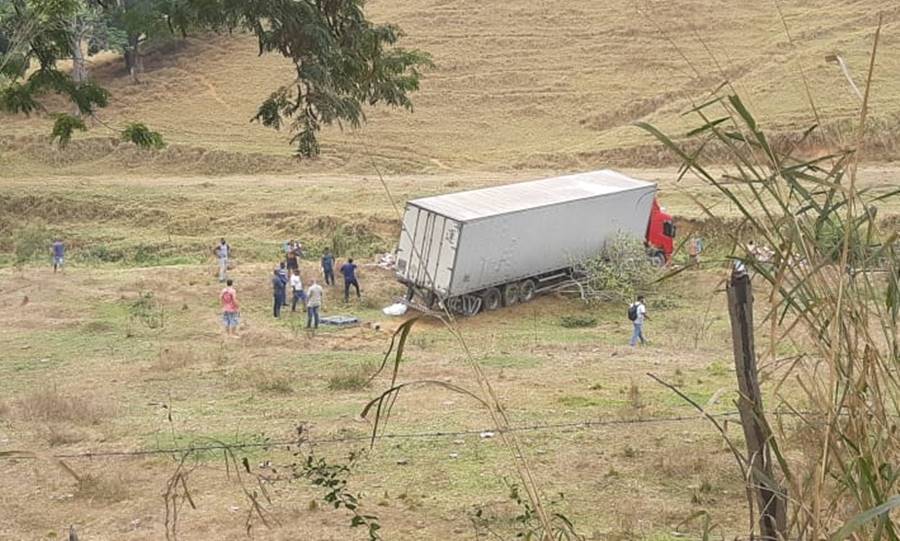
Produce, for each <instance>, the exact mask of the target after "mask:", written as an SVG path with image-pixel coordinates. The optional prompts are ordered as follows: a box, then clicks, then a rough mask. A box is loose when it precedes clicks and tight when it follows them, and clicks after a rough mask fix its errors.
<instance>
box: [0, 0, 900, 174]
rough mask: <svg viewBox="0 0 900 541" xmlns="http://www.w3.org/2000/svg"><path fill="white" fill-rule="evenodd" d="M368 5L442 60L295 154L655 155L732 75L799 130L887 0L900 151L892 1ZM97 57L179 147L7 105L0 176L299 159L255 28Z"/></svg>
mask: <svg viewBox="0 0 900 541" xmlns="http://www.w3.org/2000/svg"><path fill="white" fill-rule="evenodd" d="M776 5H781V9H782V11H783V13H784V17H785V21H786V22H787V24H788V25H789V28H790V31H791V35H792V37H793V45H792V44H791V43H790V42H789V41H788V39H787V37H786V35H785V31H784V27H783V24H782V20H781V18H780V17H779V15H778V10H777V9H776ZM369 9H370V11H371V12H372V13H373V14H374V15H375V16H376V18H378V19H385V20H390V21H392V22H396V23H398V24H400V25H401V26H402V28H404V30H405V31H406V33H407V37H406V38H405V42H404V45H406V46H410V47H420V48H422V49H425V50H427V51H429V52H431V53H432V54H433V56H434V61H435V64H436V67H435V68H434V69H433V70H430V71H429V72H428V73H427V74H426V78H425V79H424V81H423V85H422V90H421V91H420V92H419V93H418V94H417V95H416V96H415V97H414V101H415V107H416V108H415V112H414V113H413V114H409V113H406V112H400V111H391V110H375V111H370V112H369V114H368V117H369V120H370V122H369V124H368V125H367V126H366V128H365V129H363V130H360V131H358V132H345V133H340V132H339V131H338V130H337V129H334V130H330V131H329V132H328V133H327V134H326V135H325V137H324V138H323V141H322V142H323V156H322V158H321V159H320V160H319V161H318V162H311V163H308V164H306V165H304V166H303V167H301V168H300V170H301V171H310V170H312V171H320V172H330V173H334V172H344V173H352V174H357V173H371V163H370V157H369V156H370V155H371V157H373V158H374V159H375V160H376V161H377V162H378V163H379V164H380V165H381V166H382V167H383V169H384V171H385V172H395V173H405V172H416V173H420V172H442V171H446V170H448V169H450V170H460V169H463V170H476V171H485V170H491V171H495V170H510V169H522V168H525V169H542V170H547V169H553V170H561V169H566V170H574V169H586V168H596V167H601V166H602V167H605V166H609V165H610V164H612V165H615V166H618V167H622V166H623V165H629V164H631V165H633V164H635V163H637V164H647V163H649V164H654V163H657V162H659V161H660V160H666V159H668V158H667V156H666V155H665V154H664V153H661V152H659V151H657V150H656V149H655V148H653V149H648V150H644V151H636V150H635V149H634V148H633V147H635V146H638V145H645V144H649V143H650V142H651V141H650V139H649V138H648V137H647V136H646V135H644V134H643V133H642V132H641V131H639V130H637V129H636V128H634V127H632V125H631V124H632V123H633V122H635V121H638V120H647V121H651V122H655V123H658V124H660V125H661V126H663V127H665V128H671V129H676V130H683V128H684V127H685V126H686V125H685V123H684V120H683V119H682V117H680V116H679V115H680V113H681V112H682V111H684V110H685V109H687V108H688V107H689V106H690V104H691V102H692V101H697V100H702V98H703V97H704V96H705V95H706V93H707V92H709V91H711V90H713V89H714V88H716V87H717V86H718V85H719V84H720V83H721V82H722V81H723V80H726V79H727V80H729V81H731V82H732V83H733V85H734V87H735V89H736V90H738V91H739V92H741V93H742V94H743V95H744V96H745V98H746V99H747V100H748V102H749V103H750V105H751V106H752V107H753V109H754V111H755V113H756V115H757V117H758V118H760V119H763V120H764V127H765V128H766V129H768V130H770V131H774V132H790V133H795V132H798V131H802V130H804V129H806V128H807V127H809V126H810V125H811V124H812V123H813V122H814V117H813V115H812V113H811V111H810V107H809V104H808V102H807V100H806V97H805V91H804V87H803V84H802V79H801V77H800V70H801V69H802V70H803V73H804V74H805V75H806V77H807V79H808V81H809V87H810V89H811V93H812V95H813V97H814V99H815V102H816V105H817V108H818V110H819V113H820V115H821V116H822V118H823V119H825V121H826V123H836V122H842V121H846V120H848V119H851V118H855V116H856V111H857V107H858V105H859V104H858V100H857V98H856V97H855V96H854V95H853V94H852V92H851V90H850V87H849V85H848V84H847V82H846V81H845V80H844V78H843V75H841V72H840V69H839V68H838V67H837V66H836V65H834V64H828V63H826V62H825V56H826V55H828V54H831V53H835V52H837V53H839V54H840V55H841V56H842V57H843V58H845V59H846V61H847V63H848V65H849V66H850V69H851V71H852V73H853V74H854V77H855V78H856V79H857V83H858V84H860V85H861V84H862V82H863V74H864V73H865V68H866V65H867V54H868V52H869V50H870V48H871V40H872V36H873V34H874V29H875V25H876V22H877V19H876V14H877V13H879V12H882V13H883V15H884V31H883V33H882V41H881V54H880V55H879V57H878V66H877V70H876V73H875V79H874V91H873V98H872V102H871V105H872V110H871V115H872V117H873V119H874V121H875V125H877V126H878V136H879V138H878V143H879V144H880V145H883V146H885V147H887V149H888V152H887V153H888V154H889V155H893V156H896V153H895V152H894V150H896V137H897V133H898V129H900V127H898V120H897V119H898V117H897V115H898V114H900V105H898V103H900V102H898V101H897V99H896V96H897V94H898V92H900V82H898V79H897V77H896V76H895V74H896V73H897V72H898V69H900V33H898V32H897V30H898V28H900V9H898V8H897V6H893V5H891V4H885V3H884V2H879V1H875V0H858V1H852V2H837V1H834V0H813V1H804V2H779V3H778V4H776V3H762V4H760V3H755V2H739V1H734V0H730V1H728V0H715V1H713V2H709V1H697V0H677V1H671V2H657V1H654V2H648V1H641V0H637V1H636V0H615V1H610V2H595V1H592V0H572V1H567V2H564V3H560V2H479V1H475V0H459V1H452V2H451V1H446V0H412V1H406V0H405V1H402V2H401V1H397V0H376V1H372V2H370V3H369ZM685 59H687V61H686V60H685ZM688 61H689V62H690V64H688ZM95 64H96V66H95V67H94V74H95V76H96V77H97V78H98V79H99V80H100V81H102V82H104V83H106V84H108V85H109V87H110V89H111V90H112V92H113V103H112V104H111V106H110V107H109V108H107V109H105V110H103V111H102V113H101V114H100V117H101V118H102V119H103V121H104V122H106V123H107V124H110V125H112V126H114V127H115V126H122V125H124V123H125V122H126V121H135V120H140V121H143V122H146V123H147V124H148V125H149V126H151V127H153V128H154V129H157V130H159V131H160V132H162V133H163V135H164V136H165V137H166V139H167V140H168V141H170V142H171V143H174V144H176V145H177V146H175V147H172V148H170V149H169V150H167V151H164V152H162V153H159V154H158V155H151V156H149V157H148V156H147V155H144V154H141V153H137V152H136V151H134V150H133V149H132V148H130V147H129V146H126V145H116V144H113V143H111V142H109V141H107V140H106V139H105V138H106V137H108V136H111V137H115V136H116V134H115V133H114V132H110V131H109V130H108V129H107V128H105V127H103V126H101V125H97V126H96V127H95V129H94V130H92V131H90V132H88V134H86V135H83V136H82V137H83V138H89V139H92V140H91V141H90V142H76V145H73V147H72V148H71V149H70V151H68V152H65V153H62V154H61V153H59V152H55V151H52V150H48V149H47V148H46V145H45V144H44V142H43V141H37V142H36V141H33V140H31V139H27V138H26V139H16V140H10V139H9V137H10V136H20V137H24V136H33V135H35V134H40V135H45V134H46V133H48V132H49V121H46V120H41V119H27V120H26V119H19V118H4V119H3V122H2V125H0V145H2V146H0V175H2V176H4V177H9V176H16V175H21V174H29V173H34V172H36V171H40V170H42V171H44V172H47V173H52V174H57V173H61V172H65V173H71V174H77V175H85V174H98V173H105V172H110V171H116V172H118V171H130V170H134V169H135V168H140V169H142V170H143V171H145V172H148V173H151V174H153V173H156V174H167V175H171V174H176V175H181V174H185V173H188V172H192V173H200V174H206V173H214V174H223V173H224V174H227V173H234V172H258V171H285V170H295V169H297V165H296V164H295V163H294V162H293V161H292V160H291V159H290V158H289V157H290V153H291V148H290V147H289V146H288V145H287V136H286V134H284V133H278V132H275V131H272V130H268V129H266V128H263V127H261V126H259V125H257V124H252V123H250V122H249V119H250V118H251V117H252V116H253V114H254V113H255V110H256V109H255V108H256V105H258V103H259V102H260V101H261V100H262V99H263V98H264V97H266V96H267V95H268V93H269V92H271V91H272V90H274V89H275V88H277V87H278V86H279V85H281V84H284V83H286V82H288V81H290V77H291V68H290V66H289V65H286V64H285V63H284V62H283V61H282V60H281V59H280V58H279V57H277V56H271V55H269V56H265V57H262V58H260V57H258V56H257V47H256V44H255V42H254V40H253V38H251V37H240V36H237V37H233V38H213V39H199V38H194V39H189V40H187V41H185V42H176V43H173V44H172V45H170V46H168V47H163V48H161V50H159V51H158V52H156V53H153V54H150V55H149V57H148V58H147V59H146V62H145V68H146V73H145V74H144V75H143V76H142V84H140V85H134V84H132V83H131V82H130V80H129V78H128V77H127V76H126V75H125V73H123V69H122V67H121V63H120V62H116V61H111V60H109V59H108V58H104V57H99V58H97V59H96V61H95ZM691 122H693V121H691ZM97 138H100V139H99V140H98V139H97ZM4 141H5V142H4ZM279 157H280V159H278V158H279Z"/></svg>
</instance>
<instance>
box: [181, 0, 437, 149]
mask: <svg viewBox="0 0 900 541" xmlns="http://www.w3.org/2000/svg"><path fill="white" fill-rule="evenodd" d="M363 4H364V2H363V1H362V0H171V1H170V2H169V3H168V4H167V6H166V16H167V19H168V21H169V23H170V24H171V25H172V27H173V28H175V29H178V30H179V31H181V32H183V33H186V32H187V31H188V30H190V29H191V28H206V29H212V30H221V29H225V30H228V31H233V30H236V29H242V30H246V31H249V32H252V33H253V34H255V35H256V37H257V39H258V42H259V53H260V54H261V55H262V54H265V53H271V52H278V53H281V54H282V55H283V56H285V57H286V58H288V59H290V60H291V61H292V62H293V64H294V69H295V78H294V81H293V82H292V83H291V84H290V85H286V86H282V87H280V88H277V89H275V91H274V92H272V94H271V95H270V96H269V97H268V98H267V99H266V100H265V101H264V102H263V103H262V104H261V105H260V106H259V109H258V111H257V114H256V116H255V117H254V120H256V121H259V122H260V123H262V124H263V125H264V126H268V127H271V128H275V129H280V128H281V127H282V126H284V125H285V124H287V125H288V126H289V128H290V130H291V132H292V133H293V137H292V139H291V142H292V143H293V144H295V145H296V147H297V151H296V152H297V155H298V156H300V157H311V156H315V155H317V154H318V153H319V144H318V139H317V134H318V132H319V130H320V129H321V127H322V126H323V125H332V124H334V123H337V124H338V125H340V126H343V124H344V123H347V124H349V125H350V126H351V127H353V128H356V127H358V126H359V125H360V124H361V123H362V122H364V121H365V115H364V113H363V106H364V105H370V106H373V105H377V104H386V105H389V106H392V107H403V108H406V109H412V101H411V99H410V97H409V95H410V93H412V92H414V91H415V90H418V88H419V79H420V76H421V72H420V70H421V69H422V68H424V67H427V66H430V65H431V58H430V56H429V55H428V54H427V53H425V52H422V51H419V50H415V49H412V50H408V49H403V48H400V47H397V46H396V44H397V42H398V40H399V39H400V37H401V36H402V32H401V31H400V29H399V28H398V27H397V26H395V25H392V24H375V23H373V22H372V21H370V20H369V19H368V18H366V15H365V13H364V11H363Z"/></svg>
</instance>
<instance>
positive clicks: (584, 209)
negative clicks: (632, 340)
mask: <svg viewBox="0 0 900 541" xmlns="http://www.w3.org/2000/svg"><path fill="white" fill-rule="evenodd" d="M656 192H657V189H656V184H655V183H652V182H647V181H643V180H638V179H634V178H630V177H628V176H626V175H623V174H621V173H618V172H616V171H611V170H599V171H592V172H587V173H579V174H574V175H566V176H560V177H553V178H545V179H541V180H533V181H528V182H518V183H514V184H507V185H503V186H492V187H488V188H482V189H477V190H469V191H463V192H457V193H450V194H445V195H437V196H433V197H424V198H421V199H413V200H410V201H408V202H407V204H406V209H405V212H404V216H403V224H402V230H401V233H400V241H399V244H398V248H397V254H396V276H397V279H398V280H399V281H400V282H401V283H403V284H405V285H406V286H407V288H408V293H407V299H408V300H409V301H412V300H413V299H414V298H416V297H418V300H419V301H420V302H422V303H424V304H425V306H427V307H428V308H433V307H434V306H435V304H436V303H444V306H445V307H446V308H447V309H449V310H451V311H452V312H454V313H457V314H462V315H467V316H470V315H474V314H477V313H478V312H479V311H481V310H496V309H498V308H500V307H502V306H509V305H511V304H515V303H520V302H527V301H530V300H531V299H532V298H534V296H535V295H536V294H538V293H540V292H541V291H542V290H546V289H549V288H551V287H552V286H553V285H556V284H558V283H559V282H560V281H563V280H565V279H567V278H570V277H571V275H572V272H573V268H574V266H575V265H576V264H577V262H579V261H583V260H585V259H587V258H592V257H595V256H597V255H598V254H600V253H601V252H602V250H603V248H604V246H605V244H606V242H607V241H609V240H610V239H612V238H613V237H614V236H616V235H618V234H621V233H625V234H629V235H634V236H635V237H637V238H641V239H644V242H645V245H646V247H647V254H648V257H650V258H651V259H652V260H653V261H654V262H655V263H656V264H658V265H665V264H666V263H667V262H668V261H669V260H670V259H671V257H672V246H673V239H674V237H675V225H674V223H673V221H672V216H671V215H669V214H667V213H666V212H664V211H663V209H662V208H661V207H660V205H659V202H658V201H657V198H656Z"/></svg>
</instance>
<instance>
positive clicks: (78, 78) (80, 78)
mask: <svg viewBox="0 0 900 541" xmlns="http://www.w3.org/2000/svg"><path fill="white" fill-rule="evenodd" d="M84 33H85V31H84V27H83V25H81V24H79V22H78V18H77V17H76V18H75V20H73V21H72V34H71V38H70V39H71V43H70V45H71V49H72V80H73V81H75V84H81V83H83V82H85V81H86V80H87V78H88V71H87V64H86V63H85V55H84ZM73 107H74V112H73V114H74V115H75V116H81V110H80V109H79V108H78V105H73Z"/></svg>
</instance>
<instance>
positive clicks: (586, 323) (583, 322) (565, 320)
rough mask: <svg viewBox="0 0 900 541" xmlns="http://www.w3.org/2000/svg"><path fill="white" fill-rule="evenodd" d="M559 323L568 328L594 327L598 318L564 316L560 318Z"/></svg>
mask: <svg viewBox="0 0 900 541" xmlns="http://www.w3.org/2000/svg"><path fill="white" fill-rule="evenodd" d="M559 324H560V326H562V327H565V328H567V329H578V328H584V327H593V326H595V325H596V324H597V318H595V317H593V316H574V315H569V316H562V317H561V318H559Z"/></svg>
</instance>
